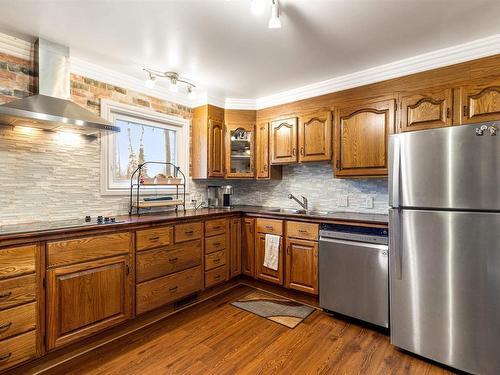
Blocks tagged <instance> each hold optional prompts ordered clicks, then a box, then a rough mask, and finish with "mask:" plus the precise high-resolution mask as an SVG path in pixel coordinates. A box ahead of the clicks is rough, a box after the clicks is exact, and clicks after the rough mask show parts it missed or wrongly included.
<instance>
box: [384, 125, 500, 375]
mask: <svg viewBox="0 0 500 375" xmlns="http://www.w3.org/2000/svg"><path fill="white" fill-rule="evenodd" d="M498 128H499V125H498V124H494V123H487V124H479V125H466V126H456V127H450V128H443V129H435V130H425V131H419V132H413V133H404V134H398V135H393V136H391V137H390V143H389V159H390V166H389V201H390V206H391V208H390V212H389V213H390V250H389V254H390V260H389V264H390V266H389V271H390V329H391V342H392V344H394V345H395V346H397V347H400V348H402V349H406V350H408V351H410V352H413V353H416V354H419V355H421V356H423V357H427V358H430V359H432V360H435V361H438V362H441V363H443V364H446V365H449V366H452V367H454V368H457V369H460V370H464V371H468V372H472V373H476V374H500V132H499V134H498V136H496V135H495V134H496V130H497V129H498Z"/></svg>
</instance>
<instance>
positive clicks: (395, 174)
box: [389, 135, 401, 207]
mask: <svg viewBox="0 0 500 375" xmlns="http://www.w3.org/2000/svg"><path fill="white" fill-rule="evenodd" d="M389 158H390V159H389V166H390V173H389V186H390V188H389V202H390V203H389V205H390V206H391V207H398V206H399V181H400V176H399V174H400V168H401V143H400V141H399V136H397V135H395V136H392V137H391V141H390V145H389Z"/></svg>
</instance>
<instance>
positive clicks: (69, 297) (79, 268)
mask: <svg viewBox="0 0 500 375" xmlns="http://www.w3.org/2000/svg"><path fill="white" fill-rule="evenodd" d="M132 288H133V285H132V272H130V264H129V257H128V256H127V255H123V256H119V257H114V258H108V259H101V260H94V261H90V262H86V263H79V264H74V265H69V266H63V267H58V268H54V269H49V270H48V271H47V301H46V303H47V344H48V349H49V350H50V349H54V348H58V347H60V346H63V345H66V344H69V343H71V342H74V341H76V340H79V339H81V338H83V337H87V336H89V335H92V334H94V333H97V332H99V331H102V330H104V329H106V328H109V327H111V326H114V325H116V324H118V323H121V322H123V321H125V320H127V319H129V318H131V316H132V291H133V289H132Z"/></svg>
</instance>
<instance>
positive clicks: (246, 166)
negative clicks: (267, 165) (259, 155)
mask: <svg viewBox="0 0 500 375" xmlns="http://www.w3.org/2000/svg"><path fill="white" fill-rule="evenodd" d="M254 160H255V125H254V124H227V125H226V177H228V178H253V177H254V176H255V165H254Z"/></svg>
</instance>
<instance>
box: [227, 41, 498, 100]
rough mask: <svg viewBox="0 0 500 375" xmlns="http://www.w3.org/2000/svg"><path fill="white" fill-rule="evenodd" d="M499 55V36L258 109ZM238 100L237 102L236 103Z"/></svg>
mask: <svg viewBox="0 0 500 375" xmlns="http://www.w3.org/2000/svg"><path fill="white" fill-rule="evenodd" d="M499 53H500V34H496V35H492V36H490V37H487V38H483V39H478V40H474V41H472V42H468V43H464V44H459V45H457V46H453V47H448V48H443V49H440V50H436V51H433V52H429V53H424V54H421V55H417V56H414V57H410V58H407V59H403V60H399V61H395V62H392V63H389V64H384V65H380V66H376V67H373V68H370V69H365V70H362V71H359V72H356V73H351V74H346V75H343V76H339V77H335V78H332V79H328V80H326V81H321V82H317V83H313V84H310V85H306V86H302V87H298V88H295V89H292V90H287V91H282V92H279V93H276V94H273V95H269V96H264V97H261V98H257V99H256V109H263V108H268V107H273V106H276V105H280V104H285V103H290V102H294V101H297V100H302V99H308V98H312V97H315V96H319V95H324V94H329V93H332V92H337V91H342V90H346V89H350V88H353V87H359V86H364V85H368V84H370V83H376V82H381V81H385V80H388V79H392V78H397V77H402V76H406V75H409V74H414V73H419V72H423V71H426V70H431V69H436V68H441V67H444V66H448V65H454V64H458V63H461V62H465V61H470V60H476V59H479V58H482V57H487V56H492V55H496V54H499ZM235 100H237V99H235Z"/></svg>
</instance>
